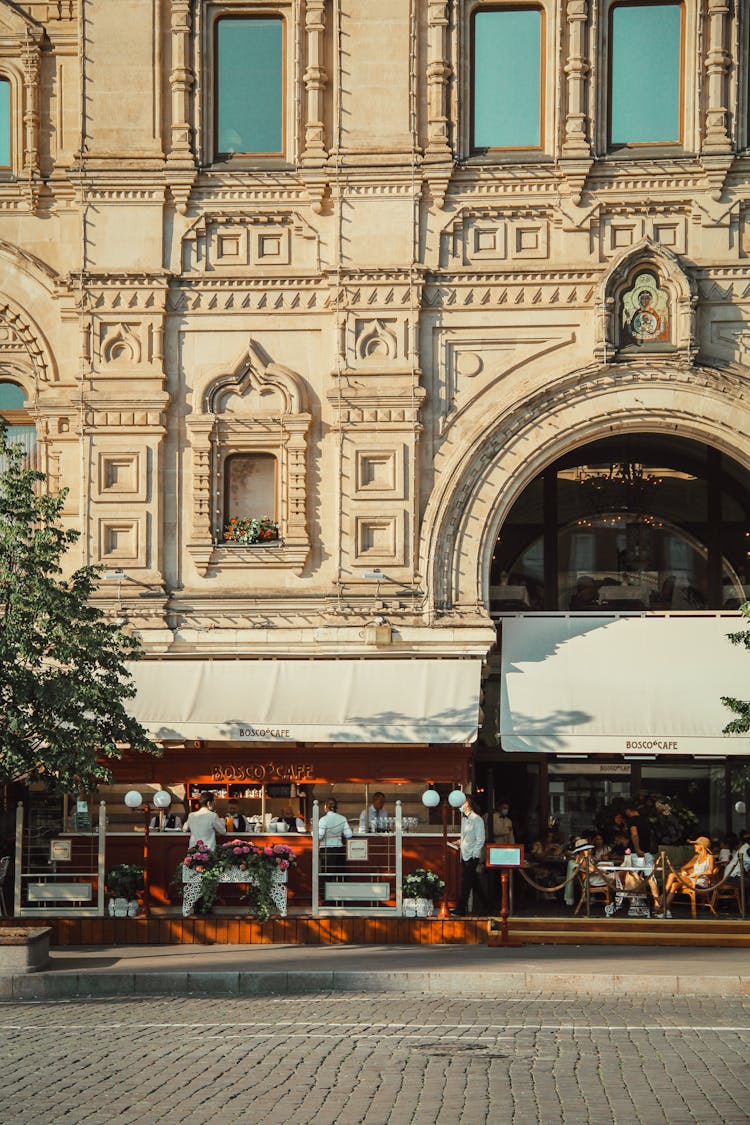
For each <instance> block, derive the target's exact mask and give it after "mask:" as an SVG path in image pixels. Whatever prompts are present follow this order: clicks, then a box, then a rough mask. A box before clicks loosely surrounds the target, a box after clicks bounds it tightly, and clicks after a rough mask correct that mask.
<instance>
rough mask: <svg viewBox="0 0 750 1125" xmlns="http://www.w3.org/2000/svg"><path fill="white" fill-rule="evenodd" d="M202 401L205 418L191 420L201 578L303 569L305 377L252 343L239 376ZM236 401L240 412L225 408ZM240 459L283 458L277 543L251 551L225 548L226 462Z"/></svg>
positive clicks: (193, 544)
mask: <svg viewBox="0 0 750 1125" xmlns="http://www.w3.org/2000/svg"><path fill="white" fill-rule="evenodd" d="M196 399H197V400H198V401H201V402H202V404H203V411H204V413H203V414H202V415H198V416H197V417H195V418H188V419H187V422H186V425H187V429H188V433H189V435H190V444H191V446H192V450H193V479H192V483H193V514H192V528H191V539H190V542H189V543H188V545H187V550H188V553H189V555H190V557H191V558H192V559H193V561H194V563H195V565H196V567H197V569H198V571H199V573H200V574H202V575H204V576H205V574H206V573H207V571H208V569H209V568H211V569H218V570H223V569H247V568H252V567H264V568H268V567H279V568H289V569H292V570H296V571H297V572H299V571H301V570H302V567H303V566H304V564H305V561H306V559H307V556H308V554H309V551H310V537H309V531H308V526H307V511H306V509H307V431H308V429H309V427H310V421H311V417H310V414H309V413H308V412H307V410H306V409H305V407H306V395H305V390H304V386H303V383H302V380H301V378H300V377H299V376H298V375H296V374H295V373H294V372H292V371H290V370H289V369H288V368H286V367H281V366H280V365H278V364H272V363H270V362H269V361H268V359H267V357H266V356H265V354H264V353H263V352H262V351H261V349H260V348H259V347H258V346H257V345H256V344H254V343H253V342H251V343H250V347H249V349H248V353H247V355H246V356H245V358H244V360H243V362H242V363H241V364H240V365H239V367H238V368H237V370H236V371H235V373H234V374H232V375H224V376H219V377H218V378H213V379H210V380H209V381H208V384H207V386H205V388H204V389H203V393H202V394H201V392H200V390H197V392H196ZM229 399H231V400H232V403H233V410H235V411H237V412H233V413H230V412H229V411H228V410H227V409H226V404H227V401H228V400H229ZM264 399H266V400H268V401H270V402H272V403H273V404H274V405H273V406H271V407H270V408H269V410H268V413H266V412H265V411H263V412H262V411H261V407H260V406H259V404H260V403H262V402H263V400H264ZM243 402H244V404H245V405H246V408H247V413H245V412H244V411H243ZM253 407H254V409H253ZM236 453H268V454H271V455H272V456H273V457H274V458H275V459H276V464H277V472H278V479H279V496H278V512H277V520H278V524H279V540H278V542H277V543H273V544H253V545H251V546H246V545H243V544H237V543H224V542H223V539H222V534H223V527H224V512H223V490H224V487H223V486H224V482H223V473H224V463H225V461H226V459H227V458H228V457H230V456H232V455H233V454H236ZM248 514H252V513H248Z"/></svg>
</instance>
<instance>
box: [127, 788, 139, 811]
mask: <svg viewBox="0 0 750 1125" xmlns="http://www.w3.org/2000/svg"><path fill="white" fill-rule="evenodd" d="M124 801H125V804H126V805H127V806H128V808H129V809H139V808H140V807H141V805H142V804H143V798H142V797H141V795H140V793H139V792H138V790H137V789H130V790H129V791H128V792H127V793H126V794H125V797H124Z"/></svg>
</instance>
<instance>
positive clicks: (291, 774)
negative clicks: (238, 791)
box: [211, 761, 315, 782]
mask: <svg viewBox="0 0 750 1125" xmlns="http://www.w3.org/2000/svg"><path fill="white" fill-rule="evenodd" d="M211 777H212V779H213V780H214V781H297V782H299V781H312V779H313V778H314V777H315V768H314V766H313V765H312V763H311V762H273V761H269V762H253V763H252V764H251V765H247V766H238V765H235V764H234V763H232V764H231V765H215V766H212V768H211Z"/></svg>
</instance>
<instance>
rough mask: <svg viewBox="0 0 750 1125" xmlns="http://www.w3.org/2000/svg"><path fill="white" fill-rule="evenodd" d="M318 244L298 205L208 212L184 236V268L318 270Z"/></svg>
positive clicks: (234, 271)
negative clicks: (247, 211) (292, 208)
mask: <svg viewBox="0 0 750 1125" xmlns="http://www.w3.org/2000/svg"><path fill="white" fill-rule="evenodd" d="M319 244H320V238H319V235H318V232H317V231H316V230H315V229H314V228H313V227H312V226H311V225H310V224H309V223H308V222H307V220H306V219H305V218H304V217H303V216H302V215H301V214H300V213H299V212H297V211H267V210H262V211H256V212H254V213H252V214H244V213H240V212H205V213H204V214H202V215H201V216H200V218H199V219H197V220H196V221H195V222H194V223H193V224H192V225H191V226H190V227H189V228H188V230H187V232H186V233H185V235H184V237H183V240H182V268H183V270H184V271H185V272H186V273H194V274H204V275H206V274H216V273H225V274H228V275H236V274H238V273H243V272H248V271H250V270H252V271H253V272H254V273H256V274H257V273H258V272H262V271H264V270H271V271H273V270H276V271H278V270H279V269H283V270H285V271H286V272H290V271H292V270H294V271H295V272H298V271H300V270H302V271H305V270H315V271H317V270H318V269H319V268H320V257H319V255H320V246H319ZM292 284H293V283H292Z"/></svg>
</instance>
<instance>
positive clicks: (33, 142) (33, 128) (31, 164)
mask: <svg viewBox="0 0 750 1125" xmlns="http://www.w3.org/2000/svg"><path fill="white" fill-rule="evenodd" d="M39 61H40V60H39V44H38V42H36V41H35V39H34V37H33V36H32V35H31V34H30V33H28V32H27V34H26V39H25V42H24V45H23V81H24V111H23V126H24V151H23V170H24V172H25V173H26V175H27V176H29V177H36V176H38V175H39V79H40V75H39Z"/></svg>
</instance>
